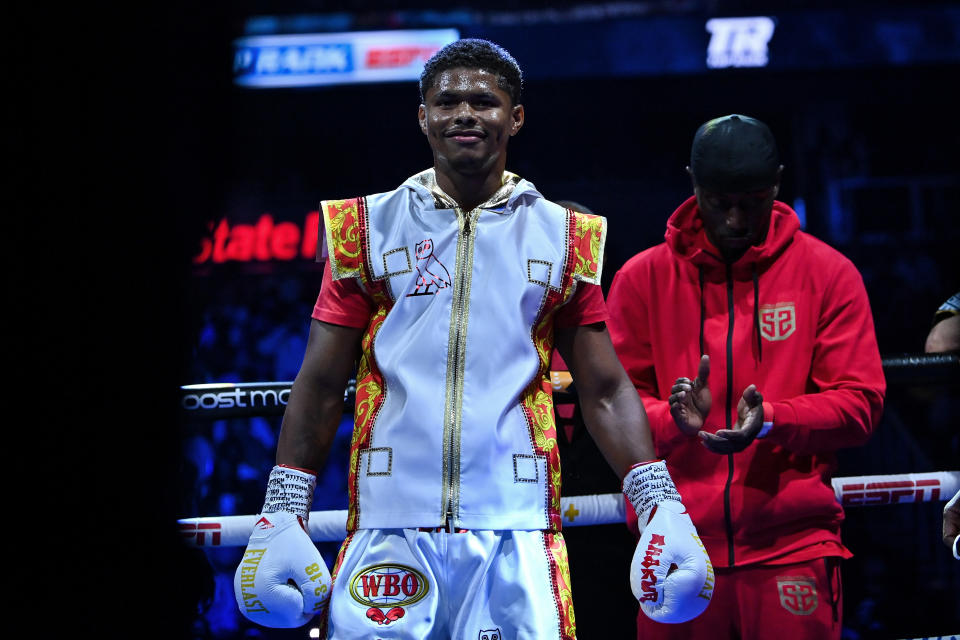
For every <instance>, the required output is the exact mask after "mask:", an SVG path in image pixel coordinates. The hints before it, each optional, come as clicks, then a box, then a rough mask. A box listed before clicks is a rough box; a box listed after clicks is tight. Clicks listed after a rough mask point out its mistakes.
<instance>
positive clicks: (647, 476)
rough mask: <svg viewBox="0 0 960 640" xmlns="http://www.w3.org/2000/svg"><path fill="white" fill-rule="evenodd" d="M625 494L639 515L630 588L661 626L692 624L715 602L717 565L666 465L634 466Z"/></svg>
mask: <svg viewBox="0 0 960 640" xmlns="http://www.w3.org/2000/svg"><path fill="white" fill-rule="evenodd" d="M623 493H624V494H625V495H626V497H627V499H628V500H629V501H630V504H631V505H633V508H634V510H635V511H636V513H637V527H638V528H639V529H640V542H639V543H638V544H637V549H636V551H635V552H634V554H633V562H632V563H631V565H630V588H631V589H632V590H633V595H634V596H635V597H636V598H637V600H638V601H639V602H640V609H641V610H642V611H643V613H644V614H646V616H647V617H648V618H650V619H651V620H654V621H656V622H669V623H677V622H687V621H688V620H693V619H694V618H696V617H697V616H698V615H700V614H701V613H703V611H704V610H705V609H706V608H707V605H708V604H710V599H711V598H712V597H713V586H714V583H715V579H714V573H713V565H712V564H711V563H710V557H709V556H708V555H707V550H706V548H704V546H703V542H701V541H700V536H698V535H697V529H696V528H695V527H694V526H693V522H692V521H691V520H690V516H688V515H687V509H686V507H684V506H683V503H682V502H681V501H680V494H679V493H677V488H676V486H674V484H673V480H672V479H671V478H670V472H669V471H667V465H666V463H664V462H663V461H662V460H657V461H655V462H646V463H642V464H638V465H634V466H633V467H631V468H630V470H629V471H628V472H627V475H626V476H625V477H624V479H623Z"/></svg>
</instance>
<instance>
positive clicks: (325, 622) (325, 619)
mask: <svg viewBox="0 0 960 640" xmlns="http://www.w3.org/2000/svg"><path fill="white" fill-rule="evenodd" d="M351 542H353V533H352V532H351V533H348V534H347V537H346V538H344V539H343V543H342V544H341V545H340V552H339V553H337V560H336V562H334V563H333V570H332V571H331V572H330V593H331V596H332V594H333V585H335V584H336V582H337V576H338V575H339V574H340V568H341V567H342V566H343V558H344V557H345V556H346V555H347V548H349V547H350V543H351ZM318 622H319V625H318V626H319V627H320V633H319V637H320V638H326V637H327V627H328V626H329V624H330V601H329V600H327V605H326V606H325V607H324V608H323V611H321V612H320V616H319V618H318Z"/></svg>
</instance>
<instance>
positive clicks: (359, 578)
mask: <svg viewBox="0 0 960 640" xmlns="http://www.w3.org/2000/svg"><path fill="white" fill-rule="evenodd" d="M429 591H430V583H429V582H428V581H427V579H426V577H425V576H424V575H423V574H422V573H420V572H419V571H417V570H416V569H414V568H412V567H408V566H405V565H402V564H389V563H385V564H376V565H373V566H370V567H367V568H365V569H361V570H360V571H359V572H358V573H357V574H355V575H354V576H353V578H352V579H351V580H350V595H351V596H353V599H354V600H356V601H357V602H358V603H359V604H361V605H363V606H365V607H369V608H368V609H367V617H368V618H369V619H370V620H372V621H373V622H376V623H377V624H378V625H386V624H391V623H392V622H395V621H397V620H399V619H400V618H402V617H403V616H404V615H406V610H405V607H409V606H410V605H412V604H415V603H417V602H419V601H420V600H422V599H423V598H424V597H426V595H427V593H428V592H429Z"/></svg>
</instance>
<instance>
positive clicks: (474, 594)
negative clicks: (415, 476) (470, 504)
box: [327, 529, 570, 640]
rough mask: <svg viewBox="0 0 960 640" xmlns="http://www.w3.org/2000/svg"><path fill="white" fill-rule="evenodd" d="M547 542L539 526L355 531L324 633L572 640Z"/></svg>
mask: <svg viewBox="0 0 960 640" xmlns="http://www.w3.org/2000/svg"><path fill="white" fill-rule="evenodd" d="M555 535H559V534H555ZM544 545H545V541H544V533H543V532H540V531H466V532H460V533H447V532H435V531H431V532H423V531H418V530H416V529H392V530H371V529H361V530H358V531H356V532H355V533H354V534H352V536H351V537H350V538H348V547H347V551H346V554H345V556H344V558H343V561H342V563H341V566H340V568H339V570H338V574H337V579H336V581H335V582H334V585H333V595H332V597H331V600H330V618H329V626H328V636H327V637H328V638H333V639H335V640H355V639H356V638H382V639H384V640H386V639H387V638H406V639H410V640H441V639H443V640H449V639H451V638H454V639H456V640H461V639H467V640H475V639H478V638H482V637H483V634H484V632H486V635H487V637H488V638H493V637H499V638H503V639H509V640H543V639H544V638H555V639H560V638H568V637H570V636H569V635H565V634H563V633H561V630H560V621H559V619H560V615H559V613H558V607H557V603H556V601H555V599H554V589H553V587H552V584H551V567H550V564H549V562H548V553H547V551H546V549H545V547H544ZM390 576H395V577H390Z"/></svg>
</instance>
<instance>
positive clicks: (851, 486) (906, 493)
mask: <svg viewBox="0 0 960 640" xmlns="http://www.w3.org/2000/svg"><path fill="white" fill-rule="evenodd" d="M941 486H942V485H941V482H940V480H939V479H937V478H931V479H929V480H894V481H886V482H851V483H841V484H840V492H839V496H838V498H839V500H840V504H841V505H843V506H845V507H861V506H863V507H866V506H876V505H883V504H904V503H909V502H931V501H936V500H939V499H940V489H941Z"/></svg>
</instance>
